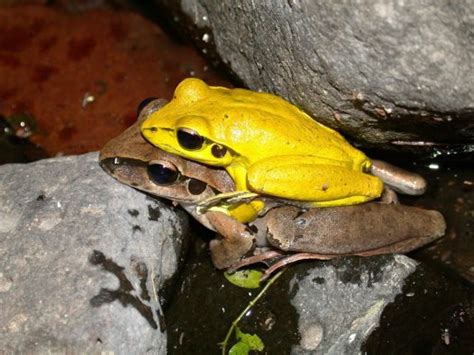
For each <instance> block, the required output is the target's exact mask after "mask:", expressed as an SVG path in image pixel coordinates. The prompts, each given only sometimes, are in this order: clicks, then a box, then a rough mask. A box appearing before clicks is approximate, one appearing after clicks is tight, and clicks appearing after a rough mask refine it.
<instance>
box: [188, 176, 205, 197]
mask: <svg viewBox="0 0 474 355" xmlns="http://www.w3.org/2000/svg"><path fill="white" fill-rule="evenodd" d="M206 188H207V184H206V183H205V182H203V181H201V180H196V179H190V180H189V183H188V191H189V193H190V194H192V195H199V194H201V193H203V192H204V191H205V190H206Z"/></svg>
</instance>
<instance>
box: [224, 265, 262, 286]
mask: <svg viewBox="0 0 474 355" xmlns="http://www.w3.org/2000/svg"><path fill="white" fill-rule="evenodd" d="M262 274H263V273H262V272H261V271H258V270H251V269H246V270H238V271H236V272H234V273H232V274H229V273H227V272H225V273H224V276H225V278H226V279H227V280H228V281H229V282H230V283H232V284H234V285H235V286H238V287H243V288H259V287H260V277H262Z"/></svg>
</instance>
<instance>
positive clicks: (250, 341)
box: [235, 327, 265, 351]
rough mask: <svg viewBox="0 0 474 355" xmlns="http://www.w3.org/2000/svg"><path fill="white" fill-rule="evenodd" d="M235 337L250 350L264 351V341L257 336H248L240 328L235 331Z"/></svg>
mask: <svg viewBox="0 0 474 355" xmlns="http://www.w3.org/2000/svg"><path fill="white" fill-rule="evenodd" d="M235 336H236V337H237V339H238V340H239V343H240V342H242V343H244V344H247V346H248V347H249V349H250V350H256V351H263V349H264V347H265V346H264V345H263V341H262V339H260V337H259V336H258V335H257V334H253V335H252V334H248V333H244V332H242V331H241V330H240V329H239V328H238V327H237V328H236V329H235Z"/></svg>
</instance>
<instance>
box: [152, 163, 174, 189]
mask: <svg viewBox="0 0 474 355" xmlns="http://www.w3.org/2000/svg"><path fill="white" fill-rule="evenodd" d="M147 171H148V176H149V177H150V179H151V180H152V181H153V182H154V183H155V184H157V185H170V184H173V183H175V182H176V181H178V179H179V178H180V176H181V174H180V172H179V170H178V168H176V166H175V165H173V164H171V163H170V162H167V161H160V162H153V161H152V162H150V163H149V164H148V167H147Z"/></svg>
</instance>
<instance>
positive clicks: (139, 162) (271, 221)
mask: <svg viewBox="0 0 474 355" xmlns="http://www.w3.org/2000/svg"><path fill="white" fill-rule="evenodd" d="M162 104H163V103H162V102H161V101H153V102H151V103H149V104H148V105H147V106H146V107H145V108H144V109H143V111H142V114H143V112H145V114H146V112H147V110H157V109H159V107H160V105H162ZM141 116H142V115H141ZM139 124H140V121H139V122H137V123H136V124H135V125H133V126H132V127H130V128H129V129H127V130H126V131H125V132H123V133H122V134H121V135H120V136H118V137H116V138H114V139H113V140H111V141H110V142H109V143H107V144H106V146H104V148H103V149H102V150H101V155H100V163H101V166H102V167H103V168H104V169H105V170H106V171H107V172H108V173H109V174H111V175H112V176H113V177H115V178H116V179H117V180H119V181H120V182H122V183H125V184H127V185H130V186H132V187H135V188H137V189H139V190H142V191H145V192H148V193H150V194H153V195H156V196H160V197H163V198H167V199H170V200H172V201H174V202H176V203H179V204H180V205H182V206H183V207H184V208H185V209H186V210H187V211H188V212H190V213H191V214H192V215H193V216H194V217H195V218H196V219H197V220H198V221H199V222H201V223H202V224H203V225H205V226H206V227H208V228H210V229H212V230H215V231H217V232H218V233H219V234H220V235H221V236H222V238H221V239H216V240H213V241H212V242H211V245H210V248H211V255H212V259H213V262H214V264H215V266H216V267H217V268H228V267H230V266H233V265H235V264H238V263H239V262H240V259H241V258H242V257H243V256H244V255H247V254H248V253H250V252H251V251H252V250H253V249H254V247H255V246H256V245H257V246H259V247H262V246H266V245H268V244H269V245H271V246H272V247H274V248H276V249H277V250H279V251H283V252H294V253H295V252H297V254H295V255H292V256H291V257H290V259H288V260H289V261H292V260H299V259H308V258H317V259H331V258H334V257H338V256H342V255H364V256H367V255H376V254H384V253H395V252H400V253H405V252H408V251H411V250H413V249H416V248H418V247H420V246H422V245H425V244H427V243H429V242H431V241H433V240H435V239H437V238H439V237H441V236H442V235H443V234H444V230H445V222H444V218H443V217H442V215H441V214H440V213H439V212H437V211H428V210H424V209H420V208H416V207H409V206H402V205H395V204H385V203H377V202H370V203H365V204H361V205H357V206H344V207H327V208H324V209H317V208H311V209H302V208H301V207H299V206H288V205H284V203H285V202H288V201H281V200H275V199H271V198H269V199H268V200H267V201H266V203H265V204H266V206H267V209H266V210H265V211H264V212H263V213H262V215H261V216H260V217H259V218H257V220H255V221H254V222H253V223H251V224H249V225H244V224H242V223H239V222H237V221H236V220H235V219H233V218H231V217H229V216H226V215H224V214H222V213H219V212H208V213H206V214H198V213H196V209H195V206H196V205H197V203H198V202H199V201H202V200H203V199H207V198H209V197H212V196H213V195H215V194H216V193H221V192H231V191H234V189H235V186H234V184H233V181H232V179H231V178H230V176H229V175H228V174H227V173H226V171H225V170H223V169H216V168H212V167H208V166H205V165H202V164H199V163H196V162H193V161H189V160H186V159H184V158H181V157H179V156H176V155H172V154H169V153H166V152H164V151H161V150H159V149H158V148H156V147H153V146H152V145H151V144H149V143H148V142H146V141H145V140H144V139H143V137H142V136H141V134H140V130H139ZM402 172H404V171H402ZM404 173H405V176H409V173H406V172H404ZM405 179H406V177H405ZM418 185H419V184H418ZM280 253H281V252H278V251H277V252H276V253H275V252H274V251H272V252H271V253H270V254H264V256H262V257H255V258H254V259H252V258H250V259H248V261H245V262H243V263H240V264H245V263H247V262H252V261H259V260H261V259H263V258H264V257H266V256H269V255H270V256H271V255H275V254H280ZM280 265H281V264H280Z"/></svg>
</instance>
